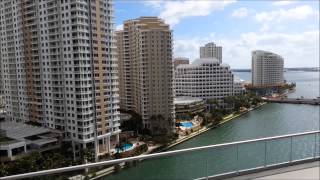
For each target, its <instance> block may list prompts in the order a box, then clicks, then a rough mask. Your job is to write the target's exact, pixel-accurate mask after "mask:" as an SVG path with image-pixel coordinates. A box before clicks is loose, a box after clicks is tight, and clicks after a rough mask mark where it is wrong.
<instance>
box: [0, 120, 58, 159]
mask: <svg viewBox="0 0 320 180" xmlns="http://www.w3.org/2000/svg"><path fill="white" fill-rule="evenodd" d="M0 135H1V136H0V137H1V138H0V160H1V161H11V160H15V159H18V158H21V157H23V156H26V155H27V154H28V153H29V152H34V151H46V150H50V149H54V148H58V147H59V146H60V142H61V138H62V133H61V132H59V131H57V130H52V129H49V128H44V127H38V126H33V125H28V124H24V123H16V122H10V121H1V122H0Z"/></svg>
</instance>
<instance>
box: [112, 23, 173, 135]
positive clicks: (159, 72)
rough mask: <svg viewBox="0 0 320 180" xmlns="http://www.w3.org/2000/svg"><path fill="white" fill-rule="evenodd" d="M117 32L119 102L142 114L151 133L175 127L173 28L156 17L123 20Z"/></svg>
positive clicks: (122, 106) (127, 108)
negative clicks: (121, 28)
mask: <svg viewBox="0 0 320 180" xmlns="http://www.w3.org/2000/svg"><path fill="white" fill-rule="evenodd" d="M123 27H124V29H123V30H122V31H118V32H117V45H118V60H119V72H120V73H119V76H120V106H121V108H122V109H125V110H132V111H134V112H136V113H138V114H140V115H141V116H142V120H143V126H144V127H145V128H147V129H149V130H151V132H152V133H155V134H156V133H168V132H169V131H173V128H174V119H175V116H174V104H173V89H172V76H173V72H172V32H171V30H170V28H169V25H167V24H165V23H164V22H163V20H161V19H159V18H157V17H140V18H138V19H133V20H128V21H125V22H124V26H123Z"/></svg>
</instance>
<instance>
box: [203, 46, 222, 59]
mask: <svg viewBox="0 0 320 180" xmlns="http://www.w3.org/2000/svg"><path fill="white" fill-rule="evenodd" d="M200 58H215V59H218V60H219V62H220V63H222V47H221V46H217V45H216V44H215V43H213V42H210V43H207V44H206V45H204V46H201V47H200Z"/></svg>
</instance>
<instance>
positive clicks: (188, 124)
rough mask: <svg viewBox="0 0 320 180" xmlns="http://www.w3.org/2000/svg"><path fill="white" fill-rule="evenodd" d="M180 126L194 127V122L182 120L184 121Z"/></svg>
mask: <svg viewBox="0 0 320 180" xmlns="http://www.w3.org/2000/svg"><path fill="white" fill-rule="evenodd" d="M180 126H182V127H185V128H192V127H193V123H192V122H182V123H180Z"/></svg>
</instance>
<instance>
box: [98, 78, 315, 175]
mask: <svg viewBox="0 0 320 180" xmlns="http://www.w3.org/2000/svg"><path fill="white" fill-rule="evenodd" d="M236 75H237V76H239V77H240V78H242V79H245V80H248V81H249V80H250V73H236ZM285 77H286V80H287V81H289V82H296V84H297V88H296V91H295V92H294V93H292V94H290V95H289V96H290V97H297V96H298V97H300V96H304V97H310V98H315V97H318V96H319V73H318V72H286V73H285ZM319 113H320V111H319V106H311V105H293V104H271V103H270V104H266V105H264V106H262V107H261V108H259V109H256V110H254V111H251V112H249V113H247V114H245V115H243V116H241V117H239V118H237V119H235V120H233V121H230V122H228V123H226V124H224V125H223V126H221V127H219V128H216V129H212V130H210V131H207V132H206V133H203V134H201V135H199V136H197V137H195V138H193V139H191V140H189V141H186V142H184V143H182V144H179V145H177V146H175V147H173V148H172V149H170V150H176V149H184V148H190V147H197V146H204V145H210V144H220V143H226V142H232V141H240V140H247V139H256V138H261V137H269V136H276V135H284V134H290V133H298V132H306V131H312V130H319V129H320V125H319ZM316 138H317V142H318V143H319V141H320V140H319V139H320V138H319V137H316ZM293 142H294V143H293V149H294V150H293V159H300V158H304V157H309V156H310V155H312V154H313V153H314V151H316V153H319V148H317V147H318V145H319V144H317V145H315V144H314V142H315V141H314V137H303V138H296V139H294V141H293ZM289 144H290V141H289V139H285V140H282V141H280V142H279V141H278V142H269V144H268V148H267V163H268V164H272V163H277V162H282V161H286V160H289V158H290V154H289V152H290V145H289ZM314 147H316V149H314ZM239 148H240V149H239V150H240V151H239V154H238V156H239V161H236V150H235V147H229V148H223V149H215V150H205V151H201V152H197V153H187V154H182V155H177V156H173V157H166V158H159V159H154V160H147V161H143V162H141V163H138V164H137V165H136V166H135V167H132V168H128V169H124V170H122V171H120V172H119V173H117V174H113V175H109V176H106V177H104V178H102V179H104V180H109V179H110V180H112V179H121V180H122V179H194V178H199V177H204V176H206V175H207V174H209V175H214V174H219V173H224V172H230V171H233V170H235V169H237V168H242V169H245V168H254V167H257V166H261V165H263V163H264V144H261V143H254V144H249V145H245V146H243V147H239Z"/></svg>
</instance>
